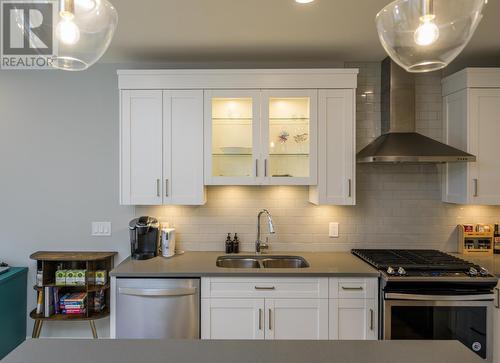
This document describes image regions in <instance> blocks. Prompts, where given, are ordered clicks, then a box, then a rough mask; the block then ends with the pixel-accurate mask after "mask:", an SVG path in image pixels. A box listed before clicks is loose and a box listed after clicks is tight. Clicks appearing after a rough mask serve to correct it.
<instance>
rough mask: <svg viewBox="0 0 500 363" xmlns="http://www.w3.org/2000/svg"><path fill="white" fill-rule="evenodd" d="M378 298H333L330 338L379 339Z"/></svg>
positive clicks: (331, 303) (331, 301) (331, 302)
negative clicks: (377, 322) (377, 320)
mask: <svg viewBox="0 0 500 363" xmlns="http://www.w3.org/2000/svg"><path fill="white" fill-rule="evenodd" d="M375 304H376V300H373V299H369V300H366V299H331V300H330V307H329V309H330V328H329V329H330V339H335V340H377V324H376V318H377V316H376V315H375V312H376V306H375Z"/></svg>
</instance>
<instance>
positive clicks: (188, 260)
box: [111, 252, 379, 277]
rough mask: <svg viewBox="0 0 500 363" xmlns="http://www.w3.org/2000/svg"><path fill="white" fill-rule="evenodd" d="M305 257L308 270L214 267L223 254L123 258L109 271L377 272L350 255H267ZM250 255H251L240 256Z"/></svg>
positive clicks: (367, 274)
mask: <svg viewBox="0 0 500 363" xmlns="http://www.w3.org/2000/svg"><path fill="white" fill-rule="evenodd" d="M273 254H274V255H283V254H285V255H293V256H301V257H304V258H305V259H306V260H307V262H309V265H310V267H308V268H297V269H276V268H262V269H242V268H237V269H234V268H221V267H217V266H216V265H215V261H216V260H217V257H218V256H222V255H224V253H222V252H186V253H184V254H182V255H176V256H174V257H171V258H164V257H155V258H152V259H150V260H146V261H133V260H130V259H126V260H125V261H123V262H122V263H120V264H119V265H118V266H117V267H116V268H115V269H114V270H113V271H112V272H111V275H112V276H116V277H176V276H177V277H180V276H183V277H201V276H339V277H377V276H379V272H378V271H377V270H376V269H374V268H372V267H371V266H370V265H368V264H367V263H365V262H363V261H361V260H360V259H359V258H357V257H356V256H353V255H352V254H351V253H349V252H339V253H332V252H286V253H278V252H276V253H270V254H266V255H273ZM239 255H240V256H241V255H251V253H240V254H239Z"/></svg>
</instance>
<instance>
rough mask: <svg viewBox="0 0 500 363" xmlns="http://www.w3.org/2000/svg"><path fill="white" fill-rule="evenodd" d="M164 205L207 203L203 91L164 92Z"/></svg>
mask: <svg viewBox="0 0 500 363" xmlns="http://www.w3.org/2000/svg"><path fill="white" fill-rule="evenodd" d="M163 108H164V111H163V112H164V120H165V121H164V122H165V124H164V125H165V126H164V127H165V131H164V132H163V171H164V177H163V179H165V181H164V182H165V193H164V199H163V201H164V204H174V205H202V204H205V189H204V183H203V91H201V90H180V91H163Z"/></svg>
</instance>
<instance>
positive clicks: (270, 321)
mask: <svg viewBox="0 0 500 363" xmlns="http://www.w3.org/2000/svg"><path fill="white" fill-rule="evenodd" d="M271 314H272V310H271V309H269V330H273V325H272V316H271Z"/></svg>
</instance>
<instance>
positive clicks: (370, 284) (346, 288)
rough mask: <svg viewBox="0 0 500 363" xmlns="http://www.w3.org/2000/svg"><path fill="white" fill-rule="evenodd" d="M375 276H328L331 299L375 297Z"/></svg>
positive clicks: (376, 282) (376, 280) (376, 281)
mask: <svg viewBox="0 0 500 363" xmlns="http://www.w3.org/2000/svg"><path fill="white" fill-rule="evenodd" d="M377 284H378V279H377V278H330V298H332V299H376V298H377Z"/></svg>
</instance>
